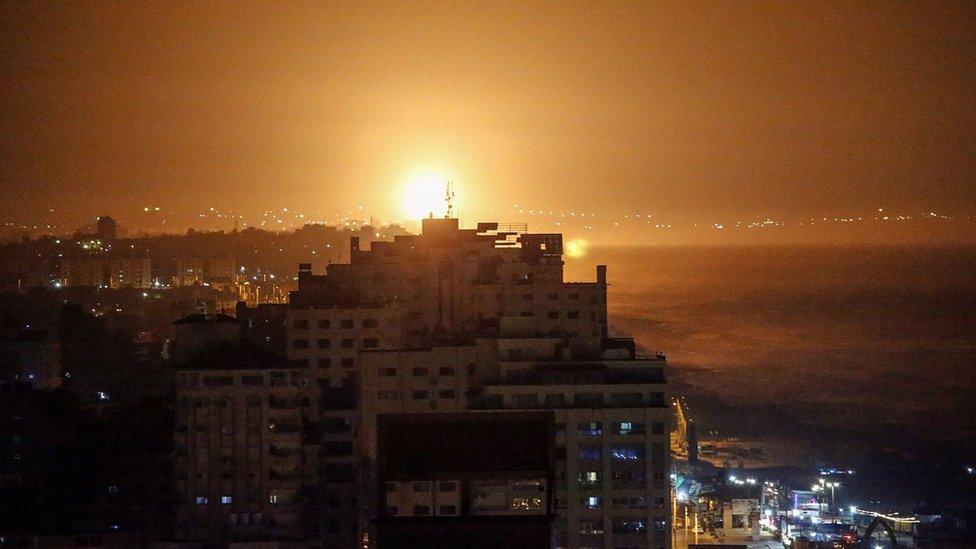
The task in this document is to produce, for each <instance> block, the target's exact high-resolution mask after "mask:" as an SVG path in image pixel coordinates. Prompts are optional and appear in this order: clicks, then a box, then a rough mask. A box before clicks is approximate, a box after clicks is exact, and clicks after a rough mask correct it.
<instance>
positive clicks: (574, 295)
mask: <svg viewBox="0 0 976 549" xmlns="http://www.w3.org/2000/svg"><path fill="white" fill-rule="evenodd" d="M569 298H570V299H579V294H578V293H575V292H574V293H571V294H569Z"/></svg>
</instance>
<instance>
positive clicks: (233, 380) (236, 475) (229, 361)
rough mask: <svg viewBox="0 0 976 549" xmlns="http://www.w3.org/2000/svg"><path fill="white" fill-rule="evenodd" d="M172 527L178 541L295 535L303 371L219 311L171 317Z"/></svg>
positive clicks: (305, 470) (306, 449)
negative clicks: (244, 336) (246, 336)
mask: <svg viewBox="0 0 976 549" xmlns="http://www.w3.org/2000/svg"><path fill="white" fill-rule="evenodd" d="M176 328H177V334H178V335H177V338H176V340H175V341H174V343H175V344H176V345H175V349H178V350H179V352H177V353H174V355H175V358H174V359H173V362H174V368H175V371H176V410H175V433H174V445H175V463H174V467H175V472H176V479H177V497H178V500H177V505H176V533H177V537H178V538H179V539H182V540H194V541H208V540H209V541H215V542H226V541H234V540H249V541H254V540H281V539H301V538H304V535H305V531H306V528H305V525H304V524H303V520H302V519H303V517H304V513H305V508H304V506H303V505H302V498H301V490H302V489H303V487H304V486H306V485H309V484H314V482H315V475H316V470H315V468H314V467H312V468H309V467H306V464H307V463H308V462H309V459H308V458H309V457H312V460H311V461H312V462H313V464H314V457H315V456H316V455H317V448H315V447H314V446H310V445H307V444H306V442H307V439H306V429H305V425H304V423H305V416H306V413H305V411H306V410H307V409H308V388H309V383H308V375H307V370H306V369H305V368H299V367H295V366H294V365H291V364H289V363H288V362H287V361H285V360H284V359H283V358H282V357H280V356H278V355H275V354H274V353H271V352H268V351H267V350H265V349H263V348H261V347H258V346H254V345H251V344H248V343H246V342H242V341H241V340H240V337H239V331H238V330H237V325H236V321H235V320H234V319H233V318H231V317H227V316H225V315H191V316H189V317H186V318H183V319H180V320H179V321H177V323H176Z"/></svg>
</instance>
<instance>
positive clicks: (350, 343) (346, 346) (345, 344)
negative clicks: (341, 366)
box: [342, 339, 353, 349]
mask: <svg viewBox="0 0 976 549" xmlns="http://www.w3.org/2000/svg"><path fill="white" fill-rule="evenodd" d="M352 347H353V340H351V339H343V340H342V348H343V349H352Z"/></svg>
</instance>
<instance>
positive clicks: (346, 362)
mask: <svg viewBox="0 0 976 549" xmlns="http://www.w3.org/2000/svg"><path fill="white" fill-rule="evenodd" d="M354 364H355V362H353V360H352V359H351V358H344V359H342V367H343V368H352V367H353V365H354Z"/></svg>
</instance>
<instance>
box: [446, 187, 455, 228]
mask: <svg viewBox="0 0 976 549" xmlns="http://www.w3.org/2000/svg"><path fill="white" fill-rule="evenodd" d="M444 201H445V202H447V213H445V214H444V219H450V218H452V217H454V183H453V182H451V181H448V182H447V189H446V190H445V192H444Z"/></svg>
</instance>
